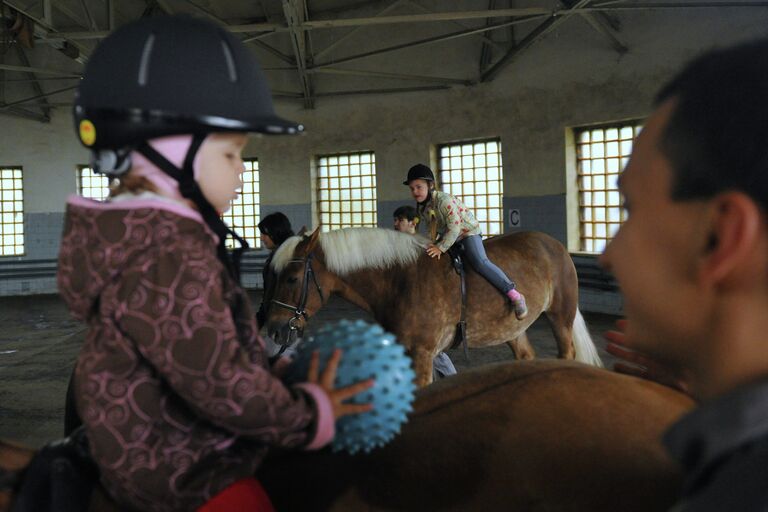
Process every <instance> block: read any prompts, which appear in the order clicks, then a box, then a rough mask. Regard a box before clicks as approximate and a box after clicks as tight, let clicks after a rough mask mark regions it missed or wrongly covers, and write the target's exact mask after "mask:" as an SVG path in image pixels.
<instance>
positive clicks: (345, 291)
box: [334, 278, 373, 313]
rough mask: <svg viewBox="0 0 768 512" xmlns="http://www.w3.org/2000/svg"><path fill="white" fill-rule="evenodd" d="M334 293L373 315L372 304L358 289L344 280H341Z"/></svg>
mask: <svg viewBox="0 0 768 512" xmlns="http://www.w3.org/2000/svg"><path fill="white" fill-rule="evenodd" d="M334 291H335V292H336V294H337V295H339V296H340V297H341V298H342V299H344V300H346V301H349V302H351V303H352V304H354V305H355V306H357V307H359V308H360V309H363V310H365V311H367V312H369V313H373V309H372V308H371V304H370V303H369V302H368V300H367V299H366V298H365V297H364V296H363V294H361V293H360V292H358V291H357V287H355V286H352V285H350V284H349V283H348V282H346V281H344V280H343V279H341V278H339V281H338V284H337V286H336V289H335V290H334Z"/></svg>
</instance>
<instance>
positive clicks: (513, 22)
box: [313, 16, 542, 68]
mask: <svg viewBox="0 0 768 512" xmlns="http://www.w3.org/2000/svg"><path fill="white" fill-rule="evenodd" d="M541 18H542V16H532V17H530V18H520V19H515V20H511V21H505V22H502V23H495V24H492V25H487V26H485V27H480V28H476V29H468V30H461V31H459V32H451V33H449V34H444V35H442V36H435V37H428V38H426V39H420V40H417V41H411V42H409V43H402V44H398V45H394V46H389V47H387V48H381V49H379V50H372V51H369V52H365V53H359V54H356V55H350V56H349V57H342V58H338V59H333V60H332V61H329V62H325V63H320V64H315V65H314V66H313V68H321V67H328V66H333V65H336V64H341V63H343V62H350V61H353V60H359V59H365V58H368V57H373V56H374V55H381V54H384V53H389V52H394V51H397V50H403V49H405V48H414V47H416V46H424V45H428V44H435V43H442V42H444V41H449V40H451V39H457V38H460V37H466V36H472V35H475V34H479V33H481V32H487V31H489V30H498V29H500V28H505V27H509V26H512V25H517V24H520V23H527V22H530V21H534V20H538V19H541Z"/></svg>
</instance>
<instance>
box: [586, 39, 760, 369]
mask: <svg viewBox="0 0 768 512" xmlns="http://www.w3.org/2000/svg"><path fill="white" fill-rule="evenodd" d="M765 62H768V41H760V42H756V43H751V44H747V45H742V46H739V47H736V48H732V49H728V50H722V51H717V52H712V53H709V54H707V55H705V56H703V57H701V58H699V59H697V60H696V61H694V62H693V63H692V64H690V65H689V66H688V67H686V68H685V69H684V70H683V71H682V72H681V73H680V74H679V75H678V76H677V77H676V78H675V79H673V80H672V81H671V82H670V83H669V84H668V85H667V86H666V87H665V88H663V89H662V91H661V93H660V94H659V96H658V98H657V109H656V111H655V112H654V113H653V114H652V115H651V116H650V118H649V119H648V121H647V124H646V126H645V128H644V130H643V132H642V133H641V134H640V136H639V137H638V139H637V141H636V143H635V146H634V149H633V154H632V158H631V159H630V162H629V164H628V166H627V168H626V170H625V171H624V173H623V174H622V177H621V180H620V181H621V182H620V188H621V190H622V194H623V195H624V198H625V206H626V208H627V211H628V214H629V216H628V220H627V222H626V223H625V224H624V225H623V226H622V227H621V229H620V230H619V232H618V233H617V235H616V237H615V238H614V240H613V241H612V242H611V243H610V244H609V246H608V248H607V249H606V252H605V254H604V255H603V256H602V259H601V260H602V262H603V264H604V265H605V266H606V267H607V268H609V269H611V270H612V271H613V272H614V274H615V275H616V277H617V279H618V280H619V283H620V285H621V287H622V291H623V293H624V299H625V303H624V309H625V313H626V315H627V317H628V319H629V320H630V322H629V331H628V333H627V335H628V337H629V338H630V340H631V341H632V342H633V343H636V346H638V347H641V348H642V349H644V350H647V351H648V352H650V353H651V354H652V355H654V356H656V357H658V358H661V359H663V360H666V361H667V362H668V363H672V364H676V365H679V366H684V365H694V366H695V365H697V364H698V365H699V366H706V365H707V364H711V361H708V360H707V359H711V358H714V357H718V353H719V352H720V351H722V350H723V348H722V346H721V344H722V342H723V340H722V339H717V335H716V334H715V333H713V332H712V330H713V329H717V326H718V322H720V321H721V320H723V319H724V315H728V314H729V308H735V307H736V304H738V305H739V306H738V308H739V310H740V311H746V310H748V309H749V307H750V305H755V304H756V302H755V301H754V300H752V301H750V302H747V303H745V302H744V300H745V299H746V298H750V299H755V300H756V299H758V298H759V299H760V300H761V301H762V300H764V299H766V297H768V289H766V288H768V286H767V280H766V269H765V267H766V263H768V244H767V243H766V240H767V238H768V234H767V233H766V219H765V211H766V207H768V66H766V65H765ZM725 318H726V319H727V318H728V317H727V316H726V317H725Z"/></svg>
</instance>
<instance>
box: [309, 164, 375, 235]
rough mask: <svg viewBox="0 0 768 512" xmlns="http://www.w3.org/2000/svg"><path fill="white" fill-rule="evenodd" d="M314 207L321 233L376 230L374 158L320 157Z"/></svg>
mask: <svg viewBox="0 0 768 512" xmlns="http://www.w3.org/2000/svg"><path fill="white" fill-rule="evenodd" d="M317 169H318V173H317V204H318V210H319V214H320V224H321V225H322V227H323V231H331V230H333V229H341V228H348V227H376V155H375V154H374V153H373V152H372V151H367V152H358V153H345V154H335V155H324V156H319V157H318V159H317Z"/></svg>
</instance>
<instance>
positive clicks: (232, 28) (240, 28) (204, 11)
mask: <svg viewBox="0 0 768 512" xmlns="http://www.w3.org/2000/svg"><path fill="white" fill-rule="evenodd" d="M184 2H185V3H186V4H187V5H189V6H190V7H192V8H193V9H195V11H197V12H198V13H199V14H201V15H202V16H205V17H206V18H208V19H209V20H211V21H213V22H215V23H218V24H219V25H221V26H223V27H225V28H226V29H227V30H229V31H230V32H232V33H234V34H238V33H248V32H258V31H259V30H252V29H250V28H249V27H253V26H262V25H264V26H268V27H284V25H282V24H278V23H255V24H250V25H229V24H228V23H227V22H226V21H224V20H223V19H221V18H219V17H218V16H216V15H215V14H213V13H212V12H211V11H209V10H208V9H205V8H203V7H200V6H199V5H197V4H196V3H194V2H192V1H191V0H184ZM246 27H248V29H247V30H244V28H246ZM267 31H270V30H267ZM246 41H247V42H249V43H252V44H253V45H254V46H258V47H259V48H261V49H262V50H265V51H267V52H269V53H271V54H272V55H274V56H275V57H277V58H278V59H280V60H282V61H283V62H285V63H286V64H291V65H294V64H295V62H294V61H293V59H292V58H291V57H289V56H288V55H286V54H284V53H283V52H281V51H280V50H278V49H277V48H273V47H272V46H270V45H268V44H267V43H264V42H262V41H257V40H254V39H250V38H246ZM244 42H245V41H244Z"/></svg>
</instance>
